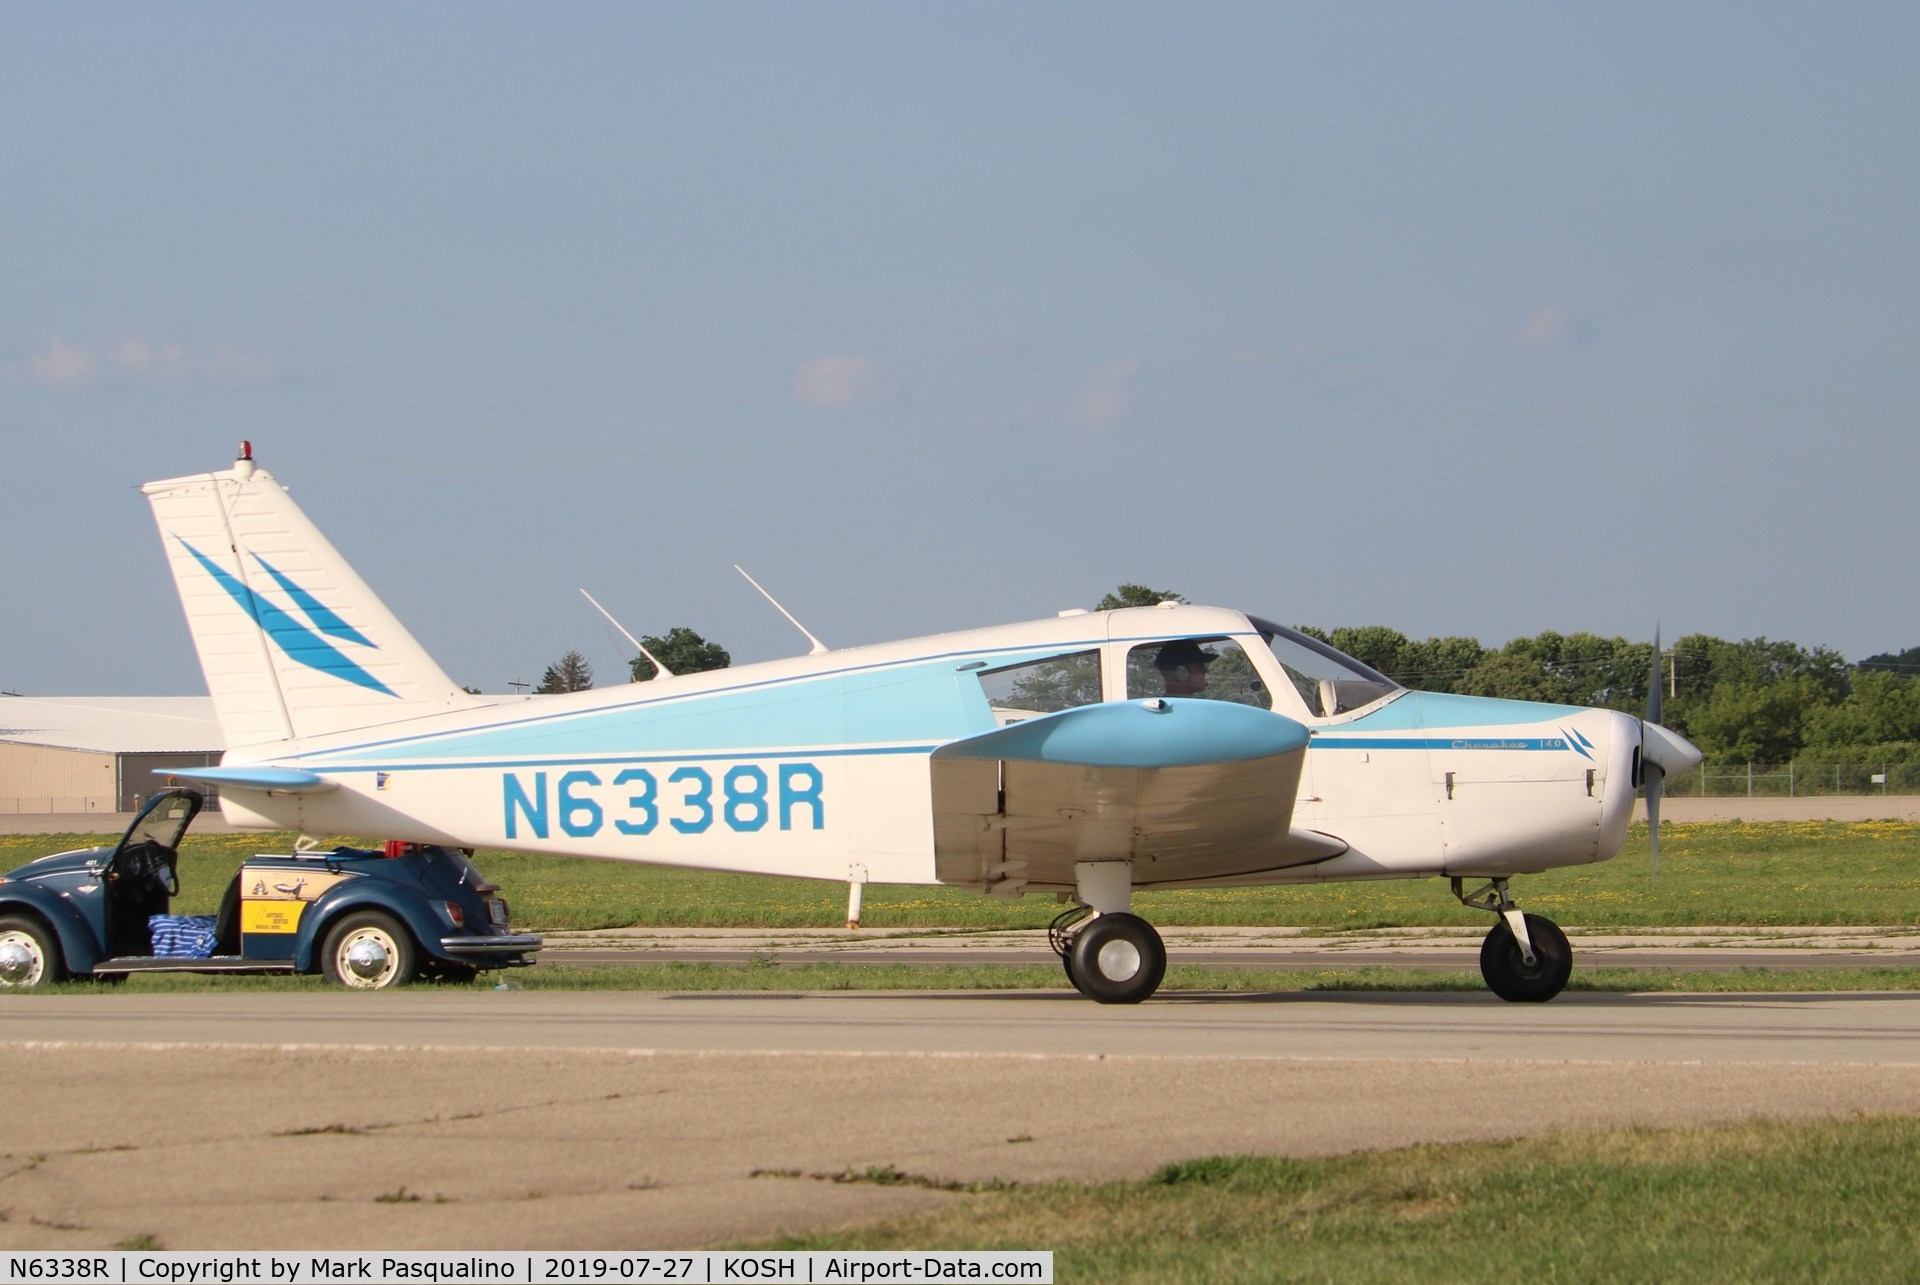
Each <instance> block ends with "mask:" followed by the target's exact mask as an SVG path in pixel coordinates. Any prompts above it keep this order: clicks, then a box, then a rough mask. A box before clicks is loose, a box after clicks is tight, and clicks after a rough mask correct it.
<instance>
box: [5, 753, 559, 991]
mask: <svg viewBox="0 0 1920 1285" xmlns="http://www.w3.org/2000/svg"><path fill="white" fill-rule="evenodd" d="M203 804H204V800H203V798H202V796H201V795H200V793H199V792H198V791H196V790H188V789H176V790H170V791H168V792H167V793H165V794H162V795H159V796H158V797H156V798H155V799H154V800H153V802H152V803H150V804H148V805H147V807H146V810H145V811H143V812H142V813H141V814H140V815H139V816H138V817H137V818H136V819H135V820H134V823H133V825H132V826H131V827H129V828H128V830H127V833H126V835H125V837H124V838H122V839H121V840H120V842H119V843H118V844H116V845H114V846H112V847H104V848H84V849H81V850H79V851H75V852H61V853H56V854H54V855H53V856H50V857H42V858H40V859H39V860H38V861H34V862H31V863H29V864H27V865H24V866H21V867H20V868H19V869H18V870H14V871H11V872H10V873H8V874H7V875H6V876H5V877H4V878H0V989H19V988H24V987H32V986H42V985H46V984H48V983H51V982H58V981H63V980H65V979H66V978H68V977H94V978H101V979H108V980H117V979H119V978H123V977H125V976H127V975H128V974H131V973H158V972H188V973H321V974H324V975H325V976H326V977H327V978H328V979H329V980H330V981H334V982H338V983H339V984H340V985H342V986H346V987H350V988H352V989H354V990H381V989H384V988H386V987H389V986H400V985H404V984H405V983H407V982H409V981H412V980H413V979H414V978H416V977H422V976H429V977H434V976H437V977H445V978H452V979H461V978H471V977H473V976H474V975H475V974H477V973H478V972H480V971H481V970H482V969H496V968H516V967H521V966H523V965H526V964H530V963H532V962H533V960H532V958H531V957H532V955H533V953H534V952H535V951H537V950H539V949H540V938H539V937H538V936H535V935H533V934H529V933H516V932H514V931H512V929H511V928H510V927H509V925H508V921H507V903H506V901H505V900H503V899H502V898H501V897H499V896H498V895H497V893H498V891H499V890H498V889H497V888H496V887H495V886H494V885H493V884H490V883H488V882H487V881H486V880H485V879H484V878H482V877H481V874H480V872H479V871H478V870H477V869H475V868H474V865H473V863H472V862H471V861H469V860H468V859H467V857H466V854H465V853H462V852H460V851H458V850H456V849H452V848H441V847H433V846H423V845H418V844H389V845H388V847H387V850H386V851H384V852H382V851H367V850H363V849H359V848H334V849H327V850H314V851H299V852H295V853H292V854H291V855H287V856H264V855H263V856H255V857H249V858H248V859H247V861H246V862H245V864H243V865H242V866H241V867H240V870H239V872H238V873H237V874H235V875H234V877H233V880H232V882H230V883H229V884H228V885H227V889H226V892H225V895H223V896H222V898H221V900H220V912H219V914H217V915H213V916H197V917H190V916H180V915H173V914H170V913H169V910H170V909H171V907H172V904H173V898H174V897H175V896H177V895H178V894H179V892H180V874H179V852H180V838H181V836H182V835H184V834H185V833H186V831H187V827H188V826H189V825H191V824H192V823H193V819H194V817H195V816H197V815H199V812H200V809H201V807H202V806H203Z"/></svg>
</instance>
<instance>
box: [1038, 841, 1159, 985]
mask: <svg viewBox="0 0 1920 1285" xmlns="http://www.w3.org/2000/svg"><path fill="white" fill-rule="evenodd" d="M1074 874H1075V875H1076V876H1078V881H1079V904H1077V905H1074V906H1070V907H1069V908H1068V909H1067V910H1065V911H1063V912H1062V913H1061V914H1060V915H1059V916H1058V917H1057V918H1055V919H1054V921H1053V923H1052V925H1051V926H1050V927H1048V929H1047V941H1048V943H1049V944H1050V945H1052V947H1053V949H1054V950H1055V951H1056V952H1057V953H1058V954H1059V956H1060V963H1061V965H1062V966H1063V967H1064V968H1065V969H1066V971H1067V980H1068V981H1070V982H1072V983H1073V985H1074V989H1076V990H1078V991H1079V992H1080V993H1081V994H1082V995H1085V996H1086V997H1087V998H1088V999H1094V1000H1098V1001H1100V1002H1101V1003H1102V1004H1138V1003H1139V1002H1140V1001H1141V1000H1143V999H1145V998H1147V996H1149V995H1151V994H1153V993H1154V992H1155V991H1156V990H1159V989H1160V979H1161V978H1163V977H1165V976H1166V974H1167V948H1166V946H1165V945H1163V944H1162V943H1161V941H1160V934H1159V933H1157V932H1155V931H1154V930H1153V925H1152V924H1150V923H1148V922H1147V921H1146V920H1144V919H1142V918H1140V916H1138V915H1135V914H1132V913H1130V912H1129V911H1128V910H1127V905H1128V902H1129V901H1130V900H1131V897H1132V894H1133V883H1132V868H1131V867H1130V866H1129V865H1128V863H1126V862H1124V861H1082V862H1079V863H1077V864H1076V865H1075V866H1074Z"/></svg>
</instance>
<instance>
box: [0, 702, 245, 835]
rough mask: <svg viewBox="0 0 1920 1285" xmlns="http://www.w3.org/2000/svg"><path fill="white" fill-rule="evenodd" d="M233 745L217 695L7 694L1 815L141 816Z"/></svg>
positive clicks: (1, 724)
mask: <svg viewBox="0 0 1920 1285" xmlns="http://www.w3.org/2000/svg"><path fill="white" fill-rule="evenodd" d="M225 747H226V740H225V738H224V737H222V736H221V735H220V721H219V719H217V718H216V717H214V712H213V698H212V697H210V696H41V697H31V696H0V814H10V813H22V812H35V813H38V812H133V811H137V810H138V809H139V807H140V806H141V804H143V803H145V802H146V800H147V799H149V798H151V797H152V796H153V794H154V792H155V791H156V790H157V789H160V788H162V786H163V783H164V782H165V780H166V778H165V777H164V776H156V775H155V774H154V769H155V768H170V767H183V768H184V767H206V766H209V765H210V764H215V763H218V762H219V761H220V754H221V751H222V750H223V749H225Z"/></svg>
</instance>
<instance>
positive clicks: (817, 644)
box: [733, 562, 829, 656]
mask: <svg viewBox="0 0 1920 1285" xmlns="http://www.w3.org/2000/svg"><path fill="white" fill-rule="evenodd" d="M733 569H734V570H735V571H738V572H739V573H740V574H741V575H743V576H747V569H746V568H745V567H743V566H741V565H740V564H739V563H737V562H736V563H734V564H733ZM747 583H748V584H750V585H752V586H753V587H754V588H756V589H759V590H760V596H761V597H762V598H765V599H766V600H767V601H768V602H770V603H772V604H773V609H774V610H775V611H777V612H779V613H780V614H781V615H783V616H785V617H786V618H787V623H788V624H790V625H792V626H793V627H794V628H795V629H798V630H799V631H800V632H801V633H803V634H806V636H807V641H808V642H810V643H812V644H813V650H812V651H809V652H808V653H807V655H809V656H824V655H826V654H827V651H828V650H829V649H828V647H827V645H826V644H825V643H823V642H821V641H820V640H819V639H818V638H815V637H814V636H813V635H812V634H810V633H807V627H806V626H805V625H803V624H801V623H800V622H799V621H798V620H795V619H794V618H793V613H792V612H791V611H788V610H787V609H786V608H785V607H783V606H781V605H780V600H779V599H778V598H776V597H774V596H773V595H772V594H770V593H768V592H767V591H766V590H765V589H763V588H761V586H760V582H759V581H758V580H755V579H754V578H753V577H752V576H747Z"/></svg>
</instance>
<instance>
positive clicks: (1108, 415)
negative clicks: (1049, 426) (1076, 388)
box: [1073, 357, 1140, 428]
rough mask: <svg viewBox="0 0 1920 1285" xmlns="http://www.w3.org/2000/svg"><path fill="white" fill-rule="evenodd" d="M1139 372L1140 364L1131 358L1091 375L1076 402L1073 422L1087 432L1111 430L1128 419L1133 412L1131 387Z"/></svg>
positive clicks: (1113, 362)
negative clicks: (1128, 414) (1095, 429)
mask: <svg viewBox="0 0 1920 1285" xmlns="http://www.w3.org/2000/svg"><path fill="white" fill-rule="evenodd" d="M1139 369H1140V362H1139V360H1138V359H1137V358H1133V357H1129V358H1127V359H1126V360H1125V361H1112V362H1108V363H1107V364H1106V365H1104V366H1095V367H1094V368H1093V369H1092V370H1090V371H1088V372H1087V377H1086V379H1085V380H1084V381H1083V382H1082V383H1081V385H1080V396H1079V397H1077V398H1075V399H1074V403H1073V417H1074V419H1075V420H1077V421H1078V422H1079V423H1080V425H1081V426H1082V427H1085V428H1110V427H1112V426H1113V425H1115V424H1117V423H1119V422H1120V421H1121V420H1123V419H1125V418H1126V417H1127V412H1128V411H1129V410H1131V409H1132V408H1133V394H1132V390H1131V384H1132V382H1133V377H1134V375H1135V374H1136V373H1137V372H1138V371H1139Z"/></svg>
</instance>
